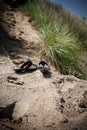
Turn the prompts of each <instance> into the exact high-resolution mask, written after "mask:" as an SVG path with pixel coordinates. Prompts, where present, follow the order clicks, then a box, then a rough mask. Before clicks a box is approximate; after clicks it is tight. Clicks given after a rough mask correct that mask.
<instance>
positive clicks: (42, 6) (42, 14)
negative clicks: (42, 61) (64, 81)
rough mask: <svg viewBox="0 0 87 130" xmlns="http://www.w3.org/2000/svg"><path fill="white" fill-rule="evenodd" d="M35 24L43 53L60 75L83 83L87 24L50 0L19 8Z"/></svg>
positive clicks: (32, 2) (30, 3)
mask: <svg viewBox="0 0 87 130" xmlns="http://www.w3.org/2000/svg"><path fill="white" fill-rule="evenodd" d="M22 9H23V10H26V11H27V12H29V14H30V15H31V16H32V18H33V20H35V21H36V23H37V25H38V27H39V30H40V32H41V34H42V40H43V46H44V52H45V54H46V56H47V57H48V58H49V59H50V61H51V62H52V63H53V64H54V65H55V67H56V68H57V69H59V70H60V72H61V73H63V74H73V75H75V76H77V77H79V78H83V79H86V78H87V75H86V73H85V71H84V67H82V62H81V61H82V56H83V53H84V51H87V23H85V21H83V20H82V19H81V18H80V17H77V16H74V15H72V14H70V13H69V12H68V11H66V10H64V9H63V8H62V7H61V6H58V5H56V4H54V3H52V2H50V1H49V0H41V1H40V0H33V1H32V0H30V2H29V3H27V4H26V5H24V6H22Z"/></svg>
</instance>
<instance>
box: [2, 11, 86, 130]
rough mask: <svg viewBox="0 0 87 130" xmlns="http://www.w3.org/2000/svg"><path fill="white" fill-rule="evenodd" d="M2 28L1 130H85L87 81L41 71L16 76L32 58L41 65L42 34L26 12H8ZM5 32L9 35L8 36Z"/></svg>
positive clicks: (53, 72)
mask: <svg viewBox="0 0 87 130" xmlns="http://www.w3.org/2000/svg"><path fill="white" fill-rule="evenodd" d="M3 16H4V21H3V22H2V21H1V24H2V25H4V26H5V28H3V27H2V25H0V28H1V29H0V44H1V45H0V130H86V129H87V81H84V80H80V79H78V78H76V77H74V76H72V75H66V76H64V75H61V74H60V73H59V72H57V71H56V70H55V69H54V68H53V67H52V66H50V68H51V70H50V71H51V74H49V75H43V74H42V73H41V72H40V71H39V70H37V71H34V72H32V73H25V74H16V73H15V72H14V71H13V69H14V68H17V67H19V66H20V65H21V63H23V62H24V61H26V60H27V59H31V60H32V61H33V62H34V63H36V64H37V65H38V63H39V61H40V57H39V51H40V49H39V46H38V43H39V42H40V39H41V35H40V34H39V32H37V31H36V30H35V26H34V22H33V21H32V20H31V18H30V17H29V16H27V15H25V14H24V13H22V12H20V11H18V10H13V9H8V10H7V11H6V12H4V14H3ZM5 29H6V30H7V32H8V33H6V31H5Z"/></svg>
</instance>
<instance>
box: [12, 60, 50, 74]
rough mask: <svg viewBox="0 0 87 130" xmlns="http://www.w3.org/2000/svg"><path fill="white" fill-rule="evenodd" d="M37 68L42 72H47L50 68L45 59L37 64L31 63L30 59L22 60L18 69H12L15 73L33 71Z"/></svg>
mask: <svg viewBox="0 0 87 130" xmlns="http://www.w3.org/2000/svg"><path fill="white" fill-rule="evenodd" d="M37 69H39V70H40V71H41V72H42V73H48V72H49V70H50V68H49V66H48V64H47V63H46V62H45V61H40V62H39V66H37V65H35V64H33V63H32V61H31V60H28V61H26V62H24V63H23V64H22V65H21V66H20V68H19V69H14V71H15V72H16V73H21V72H33V71H35V70H37Z"/></svg>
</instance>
